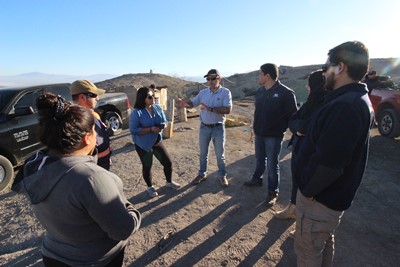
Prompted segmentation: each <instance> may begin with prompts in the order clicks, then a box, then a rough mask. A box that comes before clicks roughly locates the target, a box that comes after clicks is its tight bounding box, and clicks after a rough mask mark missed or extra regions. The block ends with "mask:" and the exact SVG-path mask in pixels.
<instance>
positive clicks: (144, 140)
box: [129, 87, 180, 197]
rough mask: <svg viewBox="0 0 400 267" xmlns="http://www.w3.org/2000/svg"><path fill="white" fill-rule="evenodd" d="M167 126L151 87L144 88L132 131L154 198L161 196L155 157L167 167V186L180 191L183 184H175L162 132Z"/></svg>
mask: <svg viewBox="0 0 400 267" xmlns="http://www.w3.org/2000/svg"><path fill="white" fill-rule="evenodd" d="M167 123H168V121H167V119H166V117H165V114H164V111H163V110H162V108H161V107H160V106H159V105H155V104H154V92H153V91H152V90H151V89H150V88H147V87H142V88H140V89H139V90H138V92H137V95H136V101H135V105H134V110H133V112H132V114H131V117H130V120H129V130H130V132H131V134H132V139H133V142H134V143H135V147H136V152H137V153H138V155H139V158H140V161H141V162H142V172H143V178H144V180H145V182H146V184H147V187H148V188H147V193H148V194H149V196H150V197H156V196H158V193H157V191H156V190H155V188H154V187H153V183H152V174H151V167H152V165H153V155H154V156H155V157H156V158H157V159H158V160H159V161H160V163H161V165H163V167H164V174H165V178H166V180H167V183H166V186H167V187H171V188H174V189H178V188H180V184H178V183H176V182H173V181H172V161H171V157H170V156H169V154H168V151H167V149H166V147H165V146H164V144H163V142H162V135H161V132H162V129H164V127H165V126H166V125H167Z"/></svg>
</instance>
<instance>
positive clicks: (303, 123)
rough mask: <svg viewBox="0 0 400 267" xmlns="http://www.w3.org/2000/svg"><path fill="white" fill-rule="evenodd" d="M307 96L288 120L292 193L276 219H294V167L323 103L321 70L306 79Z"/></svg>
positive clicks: (323, 86) (295, 188) (323, 85)
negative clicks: (316, 113)
mask: <svg viewBox="0 0 400 267" xmlns="http://www.w3.org/2000/svg"><path fill="white" fill-rule="evenodd" d="M307 87H308V90H309V95H308V98H307V101H306V102H305V103H304V104H303V105H302V106H301V108H300V109H299V110H298V111H297V112H296V113H294V114H293V115H292V117H291V118H290V120H289V129H290V131H291V132H292V138H291V139H290V141H289V146H290V145H291V146H292V161H291V169H292V193H291V198H290V202H289V204H288V205H287V206H286V207H285V209H283V210H281V211H278V212H276V213H275V217H276V218H278V219H296V214H295V208H296V193H297V189H298V186H297V184H296V182H295V179H294V177H296V173H295V171H294V170H295V168H294V167H295V166H296V155H297V154H298V149H299V147H300V143H301V142H302V140H303V139H304V136H305V135H306V134H307V128H308V124H309V122H310V120H311V117H312V115H313V113H314V111H315V110H317V109H318V108H319V107H320V106H321V104H322V103H323V101H324V97H325V95H326V92H327V91H326V90H325V79H324V76H323V72H322V70H317V71H314V72H312V73H311V74H310V76H309V77H308V84H307Z"/></svg>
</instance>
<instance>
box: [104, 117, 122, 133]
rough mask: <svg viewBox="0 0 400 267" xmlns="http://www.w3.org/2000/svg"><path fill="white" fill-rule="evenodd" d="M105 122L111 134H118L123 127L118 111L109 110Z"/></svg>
mask: <svg viewBox="0 0 400 267" xmlns="http://www.w3.org/2000/svg"><path fill="white" fill-rule="evenodd" d="M104 123H105V124H106V125H107V127H108V129H107V132H108V134H109V135H110V136H112V135H116V134H117V133H119V132H120V131H121V129H122V120H121V117H120V116H119V114H118V113H116V112H113V111H109V112H107V113H106V115H105V116H104Z"/></svg>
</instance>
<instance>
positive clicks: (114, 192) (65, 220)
mask: <svg viewBox="0 0 400 267" xmlns="http://www.w3.org/2000/svg"><path fill="white" fill-rule="evenodd" d="M12 190H13V191H16V192H18V193H24V194H25V195H26V196H27V198H28V199H29V200H30V202H31V203H32V207H33V211H34V213H35V215H36V217H37V218H38V220H39V221H40V222H41V224H42V225H43V227H44V228H45V229H46V234H45V236H44V239H43V244H42V254H43V255H44V256H47V257H49V258H53V259H56V260H58V261H61V262H64V263H66V264H68V265H71V266H104V265H106V264H107V263H109V262H110V261H111V260H112V259H113V258H114V257H115V256H116V255H117V254H118V253H119V252H120V251H121V250H122V249H123V248H124V247H125V245H126V239H127V238H128V237H129V236H130V235H131V234H132V233H134V232H135V231H137V230H138V228H139V226H140V222H141V215H140V213H139V211H137V210H136V209H135V208H134V207H133V205H132V204H131V203H129V202H128V200H127V199H126V198H125V196H124V194H123V185H122V181H121V179H120V178H119V177H118V176H117V175H115V174H113V173H111V172H109V171H107V170H105V169H103V168H101V167H99V166H98V165H96V162H95V160H94V159H93V157H92V156H79V155H73V156H60V157H57V156H50V155H49V154H48V153H46V152H44V151H38V152H37V153H36V154H35V155H34V156H33V157H32V158H30V159H28V160H27V161H26V163H25V165H24V167H23V169H21V170H20V171H19V173H18V175H17V177H16V179H15V181H14V184H13V186H12Z"/></svg>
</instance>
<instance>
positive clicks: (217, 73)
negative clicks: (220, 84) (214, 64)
mask: <svg viewBox="0 0 400 267" xmlns="http://www.w3.org/2000/svg"><path fill="white" fill-rule="evenodd" d="M208 75H214V76H219V77H221V75H219V71H218V70H216V69H211V70H209V71H208V72H207V74H206V75H204V78H206V77H207V76H208Z"/></svg>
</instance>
